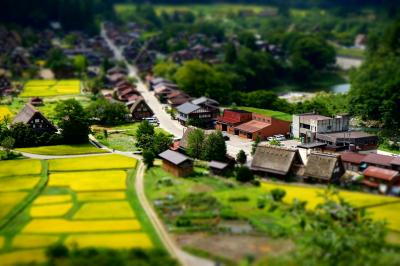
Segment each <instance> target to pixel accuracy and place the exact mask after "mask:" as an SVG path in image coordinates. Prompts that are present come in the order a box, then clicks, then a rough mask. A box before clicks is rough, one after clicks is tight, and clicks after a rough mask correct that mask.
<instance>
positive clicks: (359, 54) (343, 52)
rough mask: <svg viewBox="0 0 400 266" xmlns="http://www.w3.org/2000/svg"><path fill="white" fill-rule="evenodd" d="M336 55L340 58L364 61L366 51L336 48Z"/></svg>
mask: <svg viewBox="0 0 400 266" xmlns="http://www.w3.org/2000/svg"><path fill="white" fill-rule="evenodd" d="M335 49H336V53H337V55H339V56H345V57H346V56H347V57H354V58H359V59H363V58H364V57H365V51H364V50H361V49H356V48H345V47H335Z"/></svg>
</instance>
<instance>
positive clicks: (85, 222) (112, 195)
mask: <svg viewBox="0 0 400 266" xmlns="http://www.w3.org/2000/svg"><path fill="white" fill-rule="evenodd" d="M73 159H74V160H70V159H64V160H49V161H48V163H49V165H50V167H51V165H53V168H51V169H50V171H53V170H54V169H56V170H57V171H58V172H55V173H54V172H50V174H49V180H48V183H47V186H46V187H45V188H44V189H43V190H42V191H41V193H40V194H39V195H38V196H37V197H36V198H34V199H32V201H31V203H29V204H28V205H27V206H26V208H25V209H23V210H22V212H21V213H20V214H18V215H17V216H16V217H15V218H14V219H13V220H11V221H10V223H9V224H7V225H6V226H5V227H3V228H0V262H7V263H8V264H13V263H16V262H18V263H28V262H31V261H36V262H39V263H40V262H43V261H44V259H45V257H44V251H45V248H46V247H48V246H49V245H51V244H54V243H59V242H63V243H65V244H66V245H68V246H71V247H72V246H78V247H101V248H116V249H125V248H144V249H148V248H152V247H155V246H157V247H160V248H162V245H161V244H160V242H159V240H158V237H157V235H156V233H155V232H154V231H153V230H154V229H153V228H152V227H149V226H148V221H147V220H145V219H143V215H144V212H143V210H142V209H141V206H137V205H135V204H133V202H135V201H136V200H137V199H136V194H132V189H133V186H132V185H131V184H132V181H130V179H131V178H132V176H134V174H135V171H134V170H133V169H134V168H135V167H136V160H135V159H132V158H128V157H124V156H115V155H104V156H90V157H81V158H73ZM44 165H46V169H47V164H46V163H45V162H44ZM96 167H97V168H98V169H96ZM116 169H118V170H116ZM128 169H130V170H128ZM60 170H62V172H60ZM88 170H90V171H88ZM127 170H128V171H127ZM0 171H1V170H0ZM5 178H6V179H8V178H7V177H5ZM0 180H1V178H0ZM127 184H130V185H129V187H128V186H127ZM130 186H132V188H130ZM133 191H134V190H133ZM12 193H13V194H11V192H4V193H2V192H0V205H1V206H2V207H1V208H0V213H1V212H3V206H4V204H3V203H6V201H7V200H8V199H12V201H13V202H15V201H18V200H19V201H21V200H24V199H25V198H26V194H27V192H25V193H24V194H21V195H19V194H15V193H20V192H19V191H18V192H12ZM3 194H4V196H3ZM0 219H1V218H0ZM22 255H23V256H26V257H24V258H20V257H19V256H22ZM0 264H2V263H0Z"/></svg>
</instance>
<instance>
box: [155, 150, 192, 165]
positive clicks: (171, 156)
mask: <svg viewBox="0 0 400 266" xmlns="http://www.w3.org/2000/svg"><path fill="white" fill-rule="evenodd" d="M158 156H159V157H160V158H162V159H164V160H167V161H169V162H170V163H173V164H175V165H180V164H181V163H183V162H185V161H187V160H190V158H189V157H187V156H185V155H183V154H182V153H179V152H176V151H172V150H166V151H164V152H162V153H160V154H159V155H158Z"/></svg>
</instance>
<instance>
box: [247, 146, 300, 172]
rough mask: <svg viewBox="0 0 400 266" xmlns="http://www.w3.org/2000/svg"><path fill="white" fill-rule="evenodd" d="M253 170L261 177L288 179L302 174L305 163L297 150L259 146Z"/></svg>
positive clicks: (252, 166)
mask: <svg viewBox="0 0 400 266" xmlns="http://www.w3.org/2000/svg"><path fill="white" fill-rule="evenodd" d="M251 169H252V170H253V171H255V172H256V173H257V174H260V175H261V176H268V177H280V178H288V177H290V176H298V175H299V174H300V171H301V170H302V169H303V161H302V160H301V157H300V154H299V151H298V150H297V149H289V148H283V147H278V146H272V145H259V146H258V147H257V149H256V152H255V154H254V157H253V161H252V162H251Z"/></svg>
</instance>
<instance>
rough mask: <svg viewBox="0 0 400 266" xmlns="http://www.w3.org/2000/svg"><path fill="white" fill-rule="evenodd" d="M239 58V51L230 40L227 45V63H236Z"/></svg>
mask: <svg viewBox="0 0 400 266" xmlns="http://www.w3.org/2000/svg"><path fill="white" fill-rule="evenodd" d="M236 60H237V51H236V47H235V45H234V44H233V43H231V42H229V43H228V44H227V45H226V46H225V63H227V64H234V63H236Z"/></svg>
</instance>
